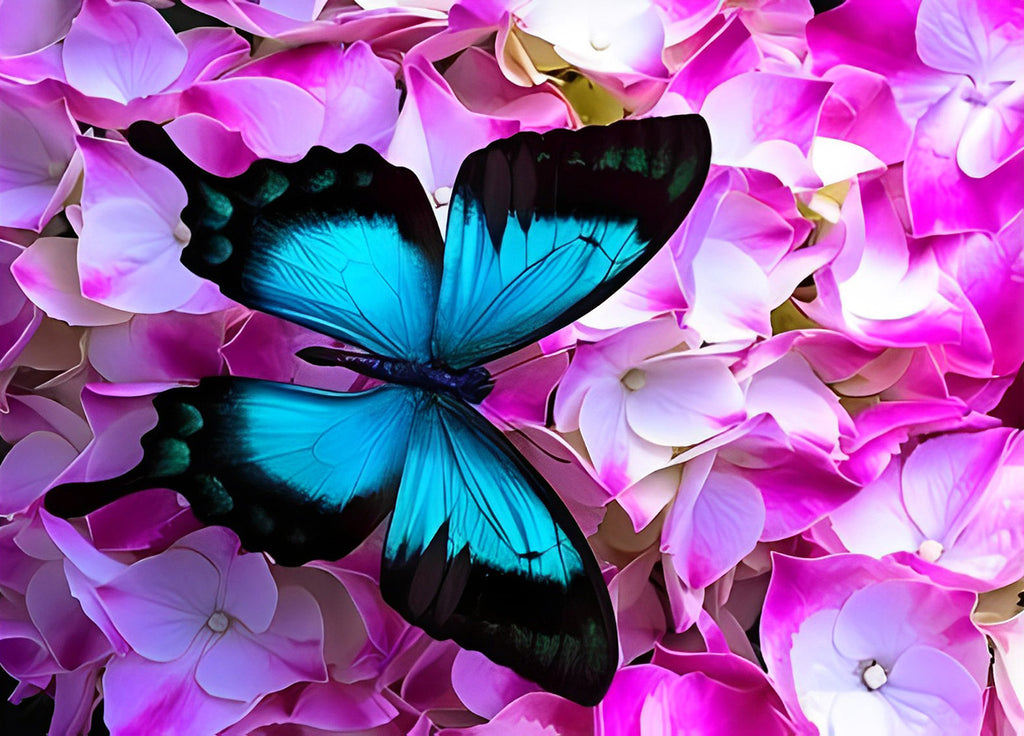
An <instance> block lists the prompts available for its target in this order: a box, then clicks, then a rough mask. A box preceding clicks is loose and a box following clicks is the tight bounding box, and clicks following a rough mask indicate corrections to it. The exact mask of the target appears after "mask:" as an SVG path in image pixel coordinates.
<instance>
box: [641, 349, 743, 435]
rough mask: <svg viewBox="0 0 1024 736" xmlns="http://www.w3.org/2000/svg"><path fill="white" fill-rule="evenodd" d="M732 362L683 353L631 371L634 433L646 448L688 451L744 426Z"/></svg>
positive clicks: (738, 388) (653, 359) (651, 360)
mask: <svg viewBox="0 0 1024 736" xmlns="http://www.w3.org/2000/svg"><path fill="white" fill-rule="evenodd" d="M729 362H730V361H729V360H728V359H725V358H720V357H718V356H710V355H709V356H702V355H689V354H687V353H682V354H679V355H668V356H663V357H659V358H652V359H650V360H647V361H645V362H643V363H642V364H640V366H638V367H637V368H634V369H632V371H634V372H633V373H631V374H629V373H627V374H626V376H625V377H624V378H623V379H622V382H623V384H624V388H623V391H624V393H625V397H624V402H625V410H626V421H627V422H628V424H629V427H630V429H632V430H633V431H634V432H636V434H637V435H639V436H640V437H641V438H643V439H644V440H646V441H647V442H651V443H653V444H657V445H666V446H669V447H684V446H687V445H695V444H697V443H698V442H701V441H703V440H706V439H707V438H708V437H710V436H712V435H714V434H716V433H718V432H720V431H722V430H723V429H725V428H727V427H729V426H730V425H732V424H735V423H737V422H740V421H742V420H743V419H744V418H745V417H746V413H745V412H744V410H743V393H742V391H741V390H740V387H739V384H738V383H737V382H736V379H735V377H734V376H733V374H732V372H731V371H730V370H729ZM631 375H632V376H633V379H632V380H633V383H632V384H630V383H629V382H628V381H630V376H631ZM640 381H642V382H643V383H642V384H640V383H639V382H640ZM632 386H637V387H636V388H632ZM631 388H632V390H631Z"/></svg>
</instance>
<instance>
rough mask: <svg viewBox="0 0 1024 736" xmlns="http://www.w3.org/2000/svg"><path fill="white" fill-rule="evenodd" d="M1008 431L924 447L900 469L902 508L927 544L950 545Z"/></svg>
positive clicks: (959, 437) (949, 438)
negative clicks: (931, 541)
mask: <svg viewBox="0 0 1024 736" xmlns="http://www.w3.org/2000/svg"><path fill="white" fill-rule="evenodd" d="M1008 435H1009V432H1008V431H993V432H981V433H977V434H950V435H946V436H944V437H936V438H935V439H932V440H928V441H927V442H924V443H922V444H921V445H920V446H919V447H918V448H917V449H916V450H914V452H913V453H912V454H911V455H910V457H909V458H908V459H907V462H906V464H905V465H904V467H903V503H904V505H905V506H906V509H907V513H908V514H909V515H910V518H911V519H913V521H914V523H915V524H916V525H917V527H918V528H919V529H920V530H921V532H922V533H923V534H924V535H925V537H926V538H928V539H934V540H936V541H938V542H941V543H943V545H945V546H952V543H953V542H954V540H955V539H956V537H957V535H959V534H960V532H961V531H962V530H963V529H964V527H965V526H966V525H967V524H968V523H970V521H971V516H972V514H971V509H972V507H974V506H975V505H976V504H977V503H978V500H979V496H980V494H982V493H983V492H984V491H985V489H986V486H987V484H988V480H989V478H990V477H991V476H992V472H993V471H994V470H995V468H996V463H997V461H998V459H999V457H1000V455H1001V454H1002V452H1003V448H1004V447H1005V446H1006V441H1007V438H1008Z"/></svg>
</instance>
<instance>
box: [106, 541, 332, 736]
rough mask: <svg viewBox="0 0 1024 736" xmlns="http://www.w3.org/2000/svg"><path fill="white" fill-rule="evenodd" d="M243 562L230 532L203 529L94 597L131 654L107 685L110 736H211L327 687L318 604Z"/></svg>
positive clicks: (260, 560)
mask: <svg viewBox="0 0 1024 736" xmlns="http://www.w3.org/2000/svg"><path fill="white" fill-rule="evenodd" d="M237 553H238V541H237V538H236V537H235V536H234V535H233V534H232V533H230V532H228V531H227V530H225V529H222V528H219V527H209V528H206V529H200V530H199V531H197V532H194V533H192V534H190V535H188V536H186V537H184V538H182V539H181V540H179V541H178V542H177V543H175V544H174V545H172V546H171V547H169V548H168V549H167V550H166V551H164V552H162V553H160V554H158V555H154V556H153V557H147V558H145V559H143V560H140V561H138V562H136V563H134V564H133V565H131V566H129V567H128V568H127V569H125V570H124V571H123V572H122V573H121V574H119V575H117V576H116V577H114V578H112V579H111V580H109V581H108V582H106V583H105V584H103V585H100V586H99V587H98V588H97V589H96V594H97V596H98V599H99V601H100V604H101V605H102V606H103V608H104V610H105V611H106V612H107V614H108V615H109V617H110V621H111V623H112V624H113V626H114V627H115V628H116V629H117V631H118V633H119V634H120V635H121V636H123V637H124V640H125V641H126V642H127V643H128V645H129V646H130V647H131V652H129V653H128V654H127V655H125V656H124V657H121V658H118V659H114V660H112V661H111V662H110V663H109V664H108V665H107V670H106V673H105V675H104V678H103V684H104V691H105V694H106V709H105V718H106V721H107V723H108V725H109V726H110V727H111V729H112V730H116V731H117V732H118V733H125V734H127V733H140V734H142V733H152V732H153V731H154V730H158V731H164V730H173V731H174V732H175V733H181V734H193V733H194V734H208V733H211V732H214V731H219V730H221V729H222V728H224V727H226V726H228V725H230V724H231V723H233V722H235V721H236V720H237V719H238V718H239V717H240V716H241V715H243V714H244V713H245V712H246V711H248V710H249V709H250V708H251V707H252V704H253V703H254V702H255V701H256V700H257V699H258V698H259V697H261V696H262V695H265V694H267V693H271V692H274V691H277V690H280V689H282V688H284V687H286V686H288V685H290V684H292V683H295V682H300V681H323V680H324V679H326V675H327V672H326V669H325V666H324V661H323V623H322V619H321V614H320V609H319V607H318V606H317V604H316V602H315V600H314V599H313V598H312V596H311V595H310V594H309V593H308V592H306V591H305V590H303V589H302V588H299V587H296V586H282V587H280V588H279V587H278V586H277V585H276V584H275V582H274V579H273V578H272V577H271V575H270V570H269V568H268V567H267V563H266V560H265V559H264V557H263V556H262V555H259V554H243V555H241V556H238V554H237ZM241 672H244V673H245V676H244V677H239V676H238V674H239V673H241Z"/></svg>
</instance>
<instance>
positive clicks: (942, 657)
mask: <svg viewBox="0 0 1024 736" xmlns="http://www.w3.org/2000/svg"><path fill="white" fill-rule="evenodd" d="M879 692H883V693H884V695H885V698H886V700H888V701H889V702H890V703H891V704H892V705H893V707H894V709H895V710H896V713H897V714H898V715H899V716H900V720H901V721H902V724H901V732H903V733H912V734H915V736H916V735H917V734H920V735H921V736H926V735H927V736H943V735H944V734H948V733H978V732H979V730H980V728H981V719H982V699H981V688H980V686H979V685H978V683H977V682H976V681H975V679H974V678H973V677H972V676H971V674H970V673H969V672H968V671H967V670H966V669H964V666H963V665H962V664H960V662H958V661H956V660H955V659H954V658H953V657H951V656H949V655H948V654H947V653H946V652H944V651H942V650H941V649H935V648H932V647H927V646H915V647H911V648H910V649H908V650H907V651H906V652H904V653H903V656H901V657H900V658H899V660H898V661H897V662H896V664H895V665H894V666H893V667H892V670H891V671H889V672H888V681H887V682H886V683H885V685H883V686H882V687H881V688H880V690H879ZM904 729H905V730H904Z"/></svg>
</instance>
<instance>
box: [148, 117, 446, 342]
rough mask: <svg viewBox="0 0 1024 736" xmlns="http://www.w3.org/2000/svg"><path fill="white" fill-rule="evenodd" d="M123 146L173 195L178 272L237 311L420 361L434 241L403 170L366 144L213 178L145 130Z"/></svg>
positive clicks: (433, 277)
mask: <svg viewBox="0 0 1024 736" xmlns="http://www.w3.org/2000/svg"><path fill="white" fill-rule="evenodd" d="M128 139H129V142H130V143H131V144H132V146H133V147H135V148H136V149H137V150H138V151H140V152H141V153H143V154H144V155H146V156H149V157H150V158H153V159H155V160H156V161H158V162H160V163H162V164H164V165H165V166H167V167H169V168H170V169H171V170H172V171H173V172H174V173H175V175H176V176H177V177H178V178H179V179H180V180H181V181H182V183H183V184H184V185H185V189H186V191H187V193H188V205H187V206H186V208H185V210H184V212H183V213H182V219H183V221H184V223H185V224H186V225H187V226H188V228H189V230H190V231H191V239H190V241H189V244H188V246H187V247H186V248H185V250H184V251H183V253H182V262H183V263H184V264H185V266H187V267H188V268H189V270H191V271H193V272H195V273H197V274H198V275H200V276H203V277H204V278H208V279H211V280H212V281H215V282H216V283H217V284H218V285H219V286H220V288H221V291H222V292H223V293H224V294H225V295H227V296H229V297H231V298H232V299H235V300H236V301H239V302H241V303H242V304H244V305H246V306H248V307H251V308H253V309H259V310H261V311H264V312H269V313H271V314H274V315H277V316H278V317H284V318H285V319H288V320H290V321H292V322H296V323H298V324H301V325H303V326H305V327H309V328H311V329H314V330H316V331H318V332H321V333H323V334H326V335H330V336H332V337H335V338H338V339H340V340H342V341H344V342H347V343H351V344H355V345H359V346H360V347H363V348H365V349H367V350H370V351H372V352H374V353H377V354H378V355H386V356H391V357H398V358H405V359H408V360H416V361H425V360H427V359H428V358H429V348H430V332H431V329H432V323H433V315H434V311H435V304H436V302H437V289H438V282H439V278H440V273H441V262H442V241H441V235H440V233H439V232H438V228H437V221H436V220H435V218H434V214H433V211H432V209H431V207H430V205H429V203H428V202H427V199H426V194H425V192H424V191H423V187H422V186H421V185H420V184H419V182H418V181H417V179H416V176H415V175H414V174H413V173H412V172H411V171H409V170H407V169H400V168H396V167H394V166H391V165H390V164H388V163H387V162H386V161H384V159H382V158H381V157H380V155H379V154H377V153H376V152H375V151H374V150H373V149H371V148H368V147H367V146H356V147H354V148H353V149H351V150H350V151H348V152H347V153H344V154H338V153H334V152H333V151H329V150H327V149H326V148H321V147H316V148H313V149H312V150H311V151H310V152H309V154H308V155H307V156H306V157H305V158H303V159H302V160H301V161H298V162H295V163H281V162H278V161H270V160H260V161H257V162H255V163H254V164H253V165H252V166H251V167H250V168H249V169H248V170H247V171H246V172H245V173H244V174H242V175H241V176H237V177H234V178H230V179H224V178H220V177H216V176H213V175H212V174H209V173H207V172H205V171H203V170H202V169H200V168H199V167H197V166H196V165H195V164H193V163H192V162H191V161H189V160H188V159H187V158H186V157H185V156H184V155H183V154H182V153H181V152H180V151H178V149H177V148H176V147H175V146H174V144H173V143H172V142H171V140H170V138H169V137H168V136H167V134H166V133H164V132H163V130H162V129H161V128H160V127H159V126H156V125H153V124H152V123H137V124H135V125H133V126H132V128H131V129H130V130H129V133H128Z"/></svg>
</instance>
